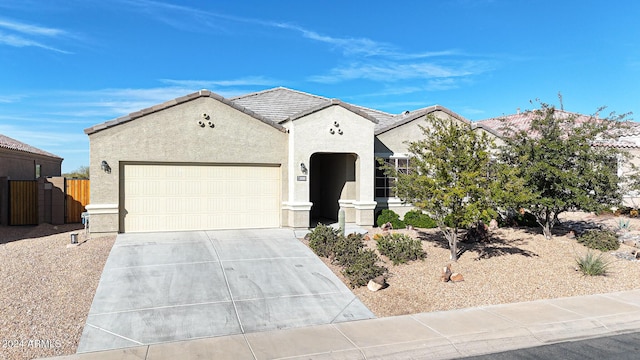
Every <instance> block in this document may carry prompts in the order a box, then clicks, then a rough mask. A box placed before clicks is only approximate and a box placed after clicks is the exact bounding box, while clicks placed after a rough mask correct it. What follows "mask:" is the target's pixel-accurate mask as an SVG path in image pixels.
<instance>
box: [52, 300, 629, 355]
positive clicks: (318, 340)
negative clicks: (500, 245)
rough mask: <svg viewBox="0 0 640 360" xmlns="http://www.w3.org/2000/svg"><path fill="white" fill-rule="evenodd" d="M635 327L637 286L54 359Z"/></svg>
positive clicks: (549, 336) (358, 351)
mask: <svg viewBox="0 0 640 360" xmlns="http://www.w3.org/2000/svg"><path fill="white" fill-rule="evenodd" d="M638 330H640V290H634V291H625V292H618V293H610V294H601V295H590V296H578V297H571V298H561V299H552V300H541V301H533V302H523V303H514V304H504V305H493V306H483V307H478V308H470V309H462V310H452V311H442V312H432V313H422V314H415V315H406V316H396V317H388V318H379V319H371V320H360V321H352V322H344V323H339V324H329V325H320V326H311V327H304V328H297V329H288V330H277V331H265V332H256V333H250V334H239V335H231V336H222V337H214V338H203V339H198V340H191V341H181V342H172V343H163V344H156V345H148V346H139V347H132V348H127V349H120V350H112V351H105V352H94V353H85V354H80V355H71V356H66V357H58V358H56V359H73V360H80V359H99V360H106V359H109V360H111V359H149V360H158V359H196V358H197V359H201V358H202V359H302V358H304V359H309V358H313V359H408V358H411V359H415V358H428V359H454V358H461V357H465V356H472V355H481V354H489V353H496V352H501V351H506V350H512V349H519V348H526V347H533V346H540V345H545V344H552V343H558V342H564V341H572V340H578V339H588V338H593V337H599V336H608V335H614V334H620V333H626V332H634V331H638Z"/></svg>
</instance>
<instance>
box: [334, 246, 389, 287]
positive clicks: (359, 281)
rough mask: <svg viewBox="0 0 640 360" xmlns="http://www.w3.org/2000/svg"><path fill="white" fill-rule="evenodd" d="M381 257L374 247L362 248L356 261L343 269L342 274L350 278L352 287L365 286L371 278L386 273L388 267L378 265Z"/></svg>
mask: <svg viewBox="0 0 640 360" xmlns="http://www.w3.org/2000/svg"><path fill="white" fill-rule="evenodd" d="M379 261H380V258H379V257H378V254H376V252H375V251H374V250H372V249H361V250H360V251H358V255H357V256H356V257H355V259H354V262H353V263H352V264H350V265H349V266H346V267H345V268H344V269H342V274H343V275H344V276H345V277H346V278H347V280H349V285H351V287H352V288H356V287H358V286H365V285H367V283H369V280H371V279H373V278H375V277H377V276H380V275H384V274H385V273H386V272H387V269H386V268H385V267H384V266H380V265H378V262H379Z"/></svg>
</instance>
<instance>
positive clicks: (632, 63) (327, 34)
mask: <svg viewBox="0 0 640 360" xmlns="http://www.w3.org/2000/svg"><path fill="white" fill-rule="evenodd" d="M638 19H640V2H638V1H633V0H626V1H615V0H612V1H593V0H582V1H571V0H570V1H560V0H553V1H551V0H539V1H535V0H449V1H377V0H367V1H333V0H323V1H314V2H312V1H303V0H295V1H294V0H291V1H290V0H283V1H241V0H237V1H189V0H184V1H177V0H161V1H148V0H100V1H97V0H96V1H94V0H64V1H63V0H37V1H34V0H0V133H1V134H4V135H7V136H9V137H13V138H15V139H18V140H20V141H23V142H26V143H28V144H30V145H33V146H36V147H38V148H41V149H43V150H47V151H49V152H52V153H54V154H56V155H59V156H61V157H63V158H64V159H65V160H64V162H63V172H68V171H72V170H74V169H76V168H78V167H79V166H81V165H88V164H89V141H88V137H87V136H86V135H85V134H84V132H83V130H84V129H85V128H87V127H90V126H92V125H95V124H98V123H102V122H104V121H107V120H111V119H114V118H117V117H120V116H122V115H126V114H128V113H130V112H133V111H136V110H140V109H142V108H145V107H148V106H151V105H155V104H157V103H161V102H164V101H166V100H169V99H172V98H175V97H178V96H182V95H186V94H188V93H191V92H194V91H197V90H200V89H203V88H204V89H209V90H211V91H213V92H215V93H218V94H220V95H222V96H225V97H231V96H235V95H241V94H246V93H250V92H254V91H260V90H264V89H268V88H272V87H276V86H284V87H288V88H292V89H296V90H300V91H305V92H309V93H313V94H318V95H322V96H326V97H330V98H338V99H341V100H343V101H346V102H350V103H354V104H358V105H362V106H367V107H371V108H375V109H380V110H383V111H387V112H391V113H399V112H402V111H404V110H412V109H417V108H421V107H425V106H430V105H434V104H439V105H442V106H445V107H447V108H449V109H451V110H453V111H455V112H457V113H459V114H460V115H462V116H464V117H466V118H467V119H470V120H481V119H485V118H489V117H496V116H501V115H504V114H511V113H515V112H516V109H517V108H518V107H519V108H521V109H523V110H524V109H530V108H532V107H533V105H532V104H531V103H530V102H529V101H530V100H533V99H536V98H539V99H541V100H542V101H544V102H547V103H553V104H558V92H561V93H562V96H563V103H564V108H565V110H569V111H574V112H580V113H586V114H592V113H594V112H595V111H596V110H597V109H598V108H599V107H601V106H607V113H608V112H609V111H615V112H617V113H627V112H633V113H635V114H636V115H637V116H640V21H639V20H638ZM631 117H632V118H633V115H632V116H631Z"/></svg>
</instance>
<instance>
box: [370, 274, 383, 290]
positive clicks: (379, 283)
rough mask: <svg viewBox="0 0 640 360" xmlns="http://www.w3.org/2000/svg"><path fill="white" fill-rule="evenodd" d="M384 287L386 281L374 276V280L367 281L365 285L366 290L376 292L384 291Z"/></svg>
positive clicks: (381, 277)
mask: <svg viewBox="0 0 640 360" xmlns="http://www.w3.org/2000/svg"><path fill="white" fill-rule="evenodd" d="M385 287H387V281H386V279H385V278H384V276H382V275H380V276H376V277H375V278H373V279H371V280H369V283H368V284H367V289H369V290H371V291H378V290H380V289H384V288H385Z"/></svg>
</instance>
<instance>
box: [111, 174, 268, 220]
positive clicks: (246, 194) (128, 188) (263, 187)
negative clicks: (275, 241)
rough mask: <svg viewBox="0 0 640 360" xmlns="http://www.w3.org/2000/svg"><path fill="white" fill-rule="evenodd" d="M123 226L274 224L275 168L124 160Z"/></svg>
mask: <svg viewBox="0 0 640 360" xmlns="http://www.w3.org/2000/svg"><path fill="white" fill-rule="evenodd" d="M122 189H123V194H122V196H123V197H124V199H123V200H122V201H123V204H124V209H123V211H122V214H121V216H122V217H123V218H122V222H121V223H122V225H123V229H122V230H123V231H125V232H137V231H178V230H204V229H229V228H261V227H279V225H280V168H279V167H274V166H221V165H159V164H127V165H125V166H124V169H123V185H122Z"/></svg>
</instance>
